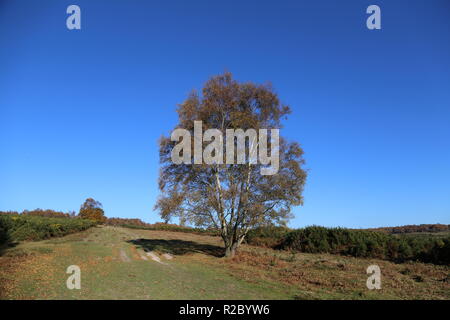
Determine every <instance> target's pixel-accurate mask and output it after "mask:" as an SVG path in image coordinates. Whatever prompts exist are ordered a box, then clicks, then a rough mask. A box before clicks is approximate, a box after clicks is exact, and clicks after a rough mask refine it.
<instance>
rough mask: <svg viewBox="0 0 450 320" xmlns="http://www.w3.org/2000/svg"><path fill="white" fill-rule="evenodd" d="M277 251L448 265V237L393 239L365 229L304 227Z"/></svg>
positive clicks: (289, 235) (398, 237) (405, 237)
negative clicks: (284, 250)
mask: <svg viewBox="0 0 450 320" xmlns="http://www.w3.org/2000/svg"><path fill="white" fill-rule="evenodd" d="M278 248H280V249H286V250H292V251H294V252H295V251H298V252H309V253H332V254H343V255H351V256H354V257H367V258H379V259H386V260H391V261H395V262H403V261H407V260H417V261H422V262H430V263H435V264H450V237H447V238H444V239H442V238H436V237H433V236H429V237H424V236H420V237H412V236H395V235H389V234H385V233H381V232H375V231H368V230H351V229H344V228H325V227H317V226H312V227H307V228H303V229H297V230H293V231H291V232H289V233H288V234H286V236H285V237H284V240H283V241H282V243H281V244H280V245H279V246H278Z"/></svg>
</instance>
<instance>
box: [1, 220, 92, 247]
mask: <svg viewBox="0 0 450 320" xmlns="http://www.w3.org/2000/svg"><path fill="white" fill-rule="evenodd" d="M96 224H97V223H96V222H95V221H92V220H86V219H79V218H48V217H42V216H30V215H0V243H6V242H7V241H23V240H42V239H48V238H51V237H60V236H64V235H66V234H69V233H74V232H79V231H83V230H86V229H88V228H90V227H92V226H94V225H96Z"/></svg>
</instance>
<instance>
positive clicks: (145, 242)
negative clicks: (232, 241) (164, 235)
mask: <svg viewBox="0 0 450 320" xmlns="http://www.w3.org/2000/svg"><path fill="white" fill-rule="evenodd" d="M127 242H128V243H131V244H134V245H135V246H137V247H138V248H141V249H143V250H145V251H154V250H156V251H160V252H165V253H170V254H172V255H185V254H188V253H196V252H197V253H203V254H207V255H211V256H214V257H223V255H224V249H223V248H221V247H219V246H214V245H210V244H203V243H197V242H193V241H183V240H163V239H136V240H129V241H127Z"/></svg>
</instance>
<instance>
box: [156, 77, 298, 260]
mask: <svg viewBox="0 0 450 320" xmlns="http://www.w3.org/2000/svg"><path fill="white" fill-rule="evenodd" d="M177 112H178V118H179V123H178V125H177V126H176V128H175V129H184V132H188V135H183V136H182V137H183V140H186V139H188V141H183V143H186V144H184V148H183V149H182V150H181V151H180V149H179V148H178V149H176V148H175V149H174V147H176V146H177V141H179V140H181V139H180V138H181V137H180V136H176V135H175V136H174V134H172V136H171V137H165V136H163V137H161V139H160V162H161V170H160V177H159V188H160V191H161V195H160V197H159V199H158V201H157V203H156V205H155V209H156V210H159V213H160V215H161V218H163V219H164V220H169V219H170V218H172V217H181V218H182V219H183V220H185V221H187V222H189V223H192V224H194V225H196V226H202V227H206V228H215V229H217V230H219V231H220V235H221V237H222V239H223V242H224V245H225V256H226V257H233V256H234V255H235V253H236V250H237V248H238V247H239V245H240V244H241V243H242V241H243V240H244V238H245V236H246V234H247V232H248V231H249V230H250V229H251V228H253V227H257V226H263V225H272V224H279V225H285V224H286V223H287V221H288V220H289V219H290V218H292V214H291V208H292V206H297V205H302V204H303V197H302V192H303V187H304V184H305V181H306V172H305V171H304V170H303V169H302V165H303V164H304V160H303V158H302V156H303V150H302V149H301V147H300V146H299V144H298V143H296V142H287V141H286V140H285V139H283V138H282V137H281V136H280V137H279V140H278V141H277V142H278V146H277V145H275V144H274V140H270V142H271V144H270V145H271V147H272V149H271V151H270V152H271V156H274V155H277V158H278V159H277V160H278V161H279V163H278V168H276V169H278V170H276V173H275V174H262V172H263V171H262V170H261V169H262V168H267V162H266V163H265V164H262V163H258V162H255V161H254V159H252V155H254V153H252V154H251V150H256V149H255V143H254V142H255V140H254V138H255V137H254V136H253V139H252V135H251V134H250V133H251V130H254V131H257V130H259V132H261V130H260V129H279V128H281V123H280V120H281V119H282V118H286V116H287V114H289V113H290V108H289V107H288V106H286V105H283V104H281V103H280V101H279V99H278V96H277V94H276V93H275V92H274V91H273V89H272V87H271V86H270V85H257V84H254V83H238V82H237V81H235V80H233V78H232V75H231V74H230V73H225V74H223V75H219V76H215V77H213V78H211V79H210V80H208V81H207V82H206V84H205V86H204V88H203V90H202V95H199V94H198V93H196V92H195V91H193V92H192V93H191V94H190V95H189V96H188V98H187V100H185V101H184V102H183V103H182V104H181V105H179V108H178V110H177ZM194 121H202V129H204V130H207V129H217V130H218V131H217V130H216V132H215V133H214V134H213V135H212V138H211V137H209V138H207V137H206V134H205V137H204V138H203V139H202V140H200V142H199V141H198V138H195V137H194V136H195V133H194V131H195V130H194V129H195V125H194ZM197 126H198V122H197ZM230 129H232V130H234V136H233V135H232V136H231V139H230V141H231V145H230V146H231V147H235V149H234V150H238V151H239V150H242V147H244V149H245V150H246V151H244V152H245V157H244V158H241V159H239V156H238V155H235V154H234V153H232V154H231V156H228V154H226V152H230V150H229V149H228V136H230V135H231V134H232V133H233V131H230ZM239 129H241V130H239ZM197 130H198V129H197ZM174 131H176V130H174ZM237 132H240V133H241V137H240V138H241V139H240V138H239V134H236V133H237ZM270 132H271V139H273V138H274V134H272V131H270ZM242 133H244V134H242ZM220 134H222V136H220ZM223 135H226V136H227V148H224V147H223V138H222V137H223ZM235 138H236V139H235ZM277 138H278V137H277ZM212 140H214V142H209V141H212ZM205 142H206V143H205ZM239 143H241V144H239ZM242 143H243V144H242ZM213 144H214V148H208V145H213ZM260 144H261V134H260ZM260 144H259V145H258V146H257V148H258V149H260V147H261V145H260ZM196 145H197V147H198V146H199V145H200V146H201V148H202V150H204V152H203V154H201V156H202V155H203V156H204V157H205V156H207V155H205V154H206V153H208V152H211V154H210V156H211V157H212V158H213V159H214V161H212V162H211V161H209V164H207V163H204V162H202V163H199V162H198V161H196V160H195V153H196V152H197V151H196V150H195V146H196ZM205 147H206V149H205ZM219 148H220V149H219ZM222 149H223V150H222ZM175 150H177V152H180V153H179V155H180V156H181V157H182V158H183V161H182V162H181V163H180V161H178V163H174V161H173V152H174V151H175ZM211 150H213V151H211ZM260 150H262V149H260ZM222 151H223V152H222ZM260 152H261V151H260ZM191 154H194V162H190V155H191ZM197 155H198V154H197ZM224 157H225V158H226V157H230V158H229V159H232V160H234V162H233V163H229V161H223V159H224ZM227 159H228V158H227ZM236 160H237V161H236ZM252 160H253V161H252Z"/></svg>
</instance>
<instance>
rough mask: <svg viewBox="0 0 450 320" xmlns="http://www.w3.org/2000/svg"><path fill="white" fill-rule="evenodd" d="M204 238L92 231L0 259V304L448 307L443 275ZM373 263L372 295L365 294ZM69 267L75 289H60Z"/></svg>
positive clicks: (414, 266) (446, 274)
mask: <svg viewBox="0 0 450 320" xmlns="http://www.w3.org/2000/svg"><path fill="white" fill-rule="evenodd" d="M221 255H222V247H221V242H220V239H219V238H217V237H211V236H208V235H200V234H193V233H184V232H170V231H158V230H139V229H131V228H123V227H113V226H98V227H93V228H90V229H89V230H86V231H83V232H79V233H75V234H70V235H67V236H65V237H61V238H52V239H49V240H43V241H36V242H23V243H20V244H18V245H17V246H15V247H12V248H9V249H7V250H6V251H5V252H4V253H3V255H2V256H0V298H2V299H450V283H449V282H450V267H448V266H444V265H441V266H439V265H433V264H425V263H418V262H407V263H401V264H396V263H393V262H389V261H385V260H378V259H369V258H355V257H348V256H341V255H332V254H318V253H291V252H289V251H283V250H273V249H270V248H262V247H255V246H250V245H244V246H243V247H242V249H241V251H240V252H239V253H238V255H237V256H236V257H235V258H233V259H229V260H226V259H223V258H221ZM371 264H377V265H379V266H380V268H381V273H382V289H381V290H369V289H367V287H366V280H367V277H368V275H367V274H366V268H367V267H368V266H369V265H371ZM70 265H78V266H79V267H80V268H81V290H69V289H67V288H66V280H67V278H68V276H69V275H68V274H66V269H67V267H68V266H70Z"/></svg>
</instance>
